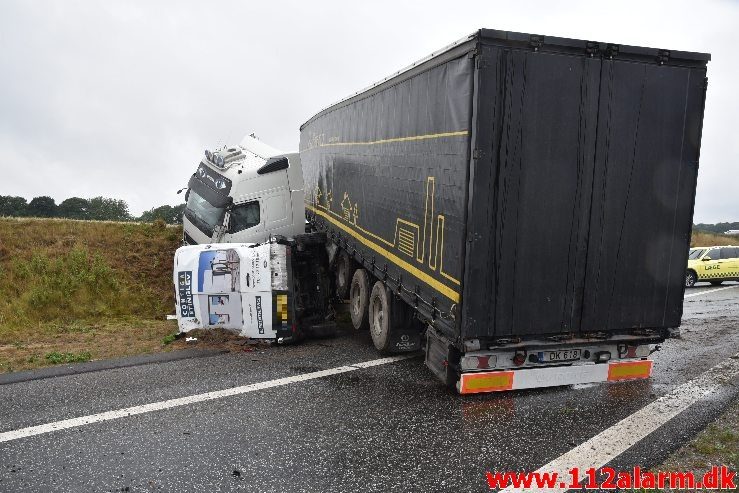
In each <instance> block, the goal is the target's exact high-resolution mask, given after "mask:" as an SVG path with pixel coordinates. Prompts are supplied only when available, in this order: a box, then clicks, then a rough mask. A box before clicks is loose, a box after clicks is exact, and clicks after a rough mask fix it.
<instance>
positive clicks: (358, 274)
mask: <svg viewBox="0 0 739 493" xmlns="http://www.w3.org/2000/svg"><path fill="white" fill-rule="evenodd" d="M369 297H370V284H369V274H367V271H366V270H364V269H357V270H355V271H354V276H352V283H351V287H350V289H349V314H350V315H351V317H352V325H353V326H354V328H355V329H356V330H367V329H369V327H370V324H369V311H368V309H367V307H368V306H369Z"/></svg>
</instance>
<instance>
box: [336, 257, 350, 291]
mask: <svg viewBox="0 0 739 493" xmlns="http://www.w3.org/2000/svg"><path fill="white" fill-rule="evenodd" d="M353 274H354V261H353V260H352V259H351V258H350V257H349V254H347V253H346V252H344V251H342V252H341V253H340V254H339V256H338V258H337V259H336V297H337V298H339V299H340V300H345V299H347V298H348V297H349V287H350V286H351V282H352V275H353Z"/></svg>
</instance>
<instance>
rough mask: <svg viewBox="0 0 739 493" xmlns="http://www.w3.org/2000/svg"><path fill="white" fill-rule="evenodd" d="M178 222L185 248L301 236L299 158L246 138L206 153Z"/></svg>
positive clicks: (301, 208)
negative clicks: (186, 245) (236, 143)
mask: <svg viewBox="0 0 739 493" xmlns="http://www.w3.org/2000/svg"><path fill="white" fill-rule="evenodd" d="M185 202H186V207H185V214H184V217H183V240H184V242H185V243H187V244H191V245H194V244H203V243H259V242H264V241H266V240H267V239H268V238H269V237H270V236H277V235H281V236H286V237H293V236H295V235H298V234H301V233H303V232H305V205H304V191H303V175H302V170H301V167H300V155H299V154H298V153H283V152H280V151H279V150H277V149H274V148H273V147H270V146H268V145H267V144H264V143H263V142H260V141H259V140H258V139H256V138H255V137H253V136H251V135H249V136H246V137H244V139H243V140H242V141H241V143H240V144H238V145H236V146H232V147H226V146H224V147H223V148H220V149H217V150H215V151H210V150H206V151H205V156H204V157H203V159H202V160H201V161H200V163H199V164H198V168H197V170H196V171H195V173H193V175H192V177H191V178H190V181H189V182H188V190H187V193H186V197H185Z"/></svg>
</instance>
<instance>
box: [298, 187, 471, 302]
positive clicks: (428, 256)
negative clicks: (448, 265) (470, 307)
mask: <svg viewBox="0 0 739 493" xmlns="http://www.w3.org/2000/svg"><path fill="white" fill-rule="evenodd" d="M435 187H436V179H435V178H434V177H433V176H429V177H428V178H427V179H426V194H425V197H424V201H425V205H424V216H423V224H422V225H421V224H418V223H414V222H412V221H409V220H408V219H404V218H400V217H398V218H396V219H395V232H394V236H393V241H388V240H386V239H385V238H382V237H380V236H378V235H376V234H374V233H372V232H370V231H367V230H366V229H364V228H362V227H361V226H359V205H358V204H357V203H356V202H352V200H351V197H350V196H349V193H348V192H344V193H343V198H342V201H341V203H340V204H339V206H340V208H341V213H340V214H339V213H336V212H334V211H332V210H331V205H330V201H329V200H328V199H326V200H321V198H322V197H324V194H323V193H322V191H321V189H320V187H316V190H315V192H314V194H313V197H309V204H306V208H308V209H309V210H311V211H313V212H315V213H317V214H319V215H321V216H322V217H324V218H326V219H328V220H329V221H331V222H332V223H334V224H336V225H338V226H339V227H341V229H343V230H344V231H346V232H348V233H349V234H351V235H352V236H354V237H355V238H357V239H359V240H360V241H362V243H364V244H365V245H367V246H369V247H370V248H372V249H373V250H375V251H377V252H378V253H380V254H382V255H383V256H385V257H387V258H389V260H391V261H393V262H394V263H396V264H398V265H399V266H401V267H403V268H404V269H406V270H409V271H410V272H411V273H413V274H414V275H415V276H416V277H418V278H420V279H421V280H423V281H424V282H426V283H427V284H429V285H431V286H432V287H433V288H435V289H436V290H437V291H439V292H441V293H442V294H444V295H445V296H447V297H448V298H450V299H451V300H452V301H454V302H459V293H457V292H456V291H455V290H453V289H451V288H449V287H448V286H446V285H444V284H442V283H440V282H439V281H437V280H436V279H434V278H433V277H431V276H429V275H428V274H426V273H425V272H423V271H421V270H420V269H419V268H418V267H414V266H413V265H412V264H413V263H415V264H417V265H418V264H420V265H419V266H420V267H423V266H424V265H425V264H427V265H428V268H429V269H430V270H431V271H434V272H438V273H439V275H440V276H442V277H443V278H445V279H447V280H448V281H450V282H452V283H454V284H456V285H457V286H459V285H460V282H459V280H458V279H455V278H454V277H453V276H451V275H449V274H447V273H446V272H444V230H445V224H444V223H445V216H444V214H438V213H436V211H435V209H434V196H435ZM329 193H330V192H329ZM327 195H328V194H327ZM311 204H312V205H311ZM340 221H343V223H346V224H348V225H350V226H351V227H347V226H345V224H343V223H342V222H340ZM357 232H359V233H362V234H364V235H366V236H367V237H369V238H371V239H374V240H377V241H378V242H380V243H382V244H383V245H384V246H386V247H390V251H388V250H386V249H385V248H384V247H383V246H380V245H375V244H372V243H371V242H368V241H365V240H364V238H362V237H361V236H359V235H358V234H356V233H357ZM393 250H394V251H396V252H398V253H397V254H394V253H392V251H393ZM404 258H405V259H406V260H403V259H404Z"/></svg>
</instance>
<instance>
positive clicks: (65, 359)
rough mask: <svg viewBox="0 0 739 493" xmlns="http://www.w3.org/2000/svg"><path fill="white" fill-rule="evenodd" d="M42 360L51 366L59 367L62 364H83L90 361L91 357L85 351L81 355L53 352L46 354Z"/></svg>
mask: <svg viewBox="0 0 739 493" xmlns="http://www.w3.org/2000/svg"><path fill="white" fill-rule="evenodd" d="M44 358H45V359H46V361H48V362H49V363H51V364H52V365H59V364H63V363H85V362H87V361H90V360H91V359H92V355H91V354H90V353H89V352H87V351H86V352H83V353H60V352H58V351H53V352H51V353H47V354H46V356H44Z"/></svg>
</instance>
